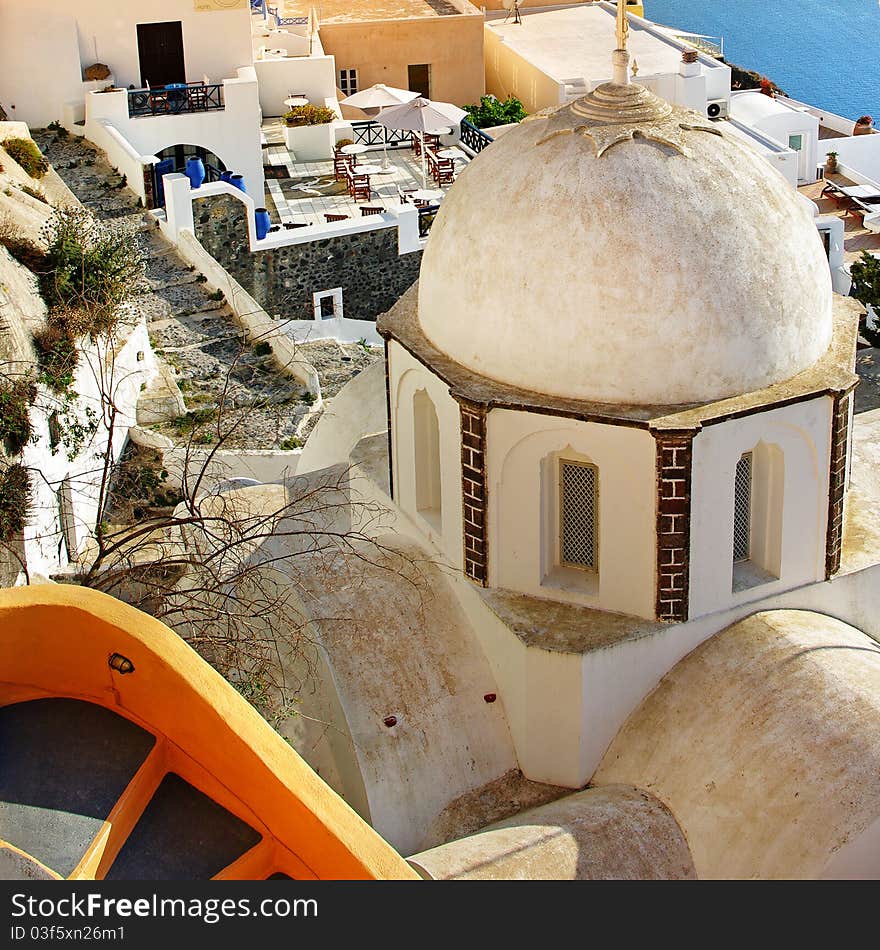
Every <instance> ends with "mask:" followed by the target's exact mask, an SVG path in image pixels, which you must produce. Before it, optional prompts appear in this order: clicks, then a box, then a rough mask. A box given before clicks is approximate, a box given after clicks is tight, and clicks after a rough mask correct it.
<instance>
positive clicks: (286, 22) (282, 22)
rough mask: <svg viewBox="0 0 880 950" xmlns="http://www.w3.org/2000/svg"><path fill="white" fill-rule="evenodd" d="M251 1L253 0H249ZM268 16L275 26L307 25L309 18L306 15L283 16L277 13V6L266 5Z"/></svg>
mask: <svg viewBox="0 0 880 950" xmlns="http://www.w3.org/2000/svg"><path fill="white" fill-rule="evenodd" d="M251 2H252V3H253V0H251ZM266 9H268V11H269V16H270V17H272V19H273V20H274V21H275V25H276V26H307V25H308V22H309V18H308V17H307V16H288V17H283V16H281V15H280V14H279V13H278V7H266Z"/></svg>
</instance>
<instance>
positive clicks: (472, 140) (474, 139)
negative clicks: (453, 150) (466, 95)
mask: <svg viewBox="0 0 880 950" xmlns="http://www.w3.org/2000/svg"><path fill="white" fill-rule="evenodd" d="M494 141H495V140H494V139H493V138H492V136H491V135H488V134H487V133H486V132H484V131H483V130H482V129H478V128H477V127H476V126H475V125H473V124H472V123H470V122H468V120H467V119H462V120H461V144H462V145H464V147H465V148H467V149H470V151H471V152H472V153H473V154H474V155H479V153H480V152H482V151H483V149H484V148H485V147H486V146H487V145H491V144H492V143H493V142H494Z"/></svg>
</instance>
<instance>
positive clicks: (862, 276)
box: [850, 251, 880, 332]
mask: <svg viewBox="0 0 880 950" xmlns="http://www.w3.org/2000/svg"><path fill="white" fill-rule="evenodd" d="M850 276H851V277H852V289H851V290H850V296H852V297H855V298H856V300H858V301H859V303H860V304H862V305H863V306H864V307H865V309H866V310H867V311H868V313H867V317H866V319H865V323H866V325H867V328H868V329H869V330H872V331H874V332H876V331H877V329H878V326H877V316H878V312H880V258H876V257H874V255H873V254H869V253H868V251H862V256H861V257H860V258H859V259H858V260H857V261H853V263H852V265H851V267H850Z"/></svg>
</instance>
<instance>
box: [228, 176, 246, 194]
mask: <svg viewBox="0 0 880 950" xmlns="http://www.w3.org/2000/svg"><path fill="white" fill-rule="evenodd" d="M229 184H230V185H232V186H233V188H238V190H239V191H243V192H244V193H245V194H247V188H245V186H244V175H230V176H229Z"/></svg>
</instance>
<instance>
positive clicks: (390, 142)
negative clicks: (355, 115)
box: [351, 119, 413, 148]
mask: <svg viewBox="0 0 880 950" xmlns="http://www.w3.org/2000/svg"><path fill="white" fill-rule="evenodd" d="M351 128H352V131H353V132H354V140H355V142H357V143H358V145H386V146H387V147H388V148H411V147H412V140H413V133H412V132H409V131H407V130H398V129H387V128H385V126H384V125H382V124H381V123H380V122H376V121H375V120H374V119H367V120H357V121H355V122H352V123H351Z"/></svg>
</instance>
